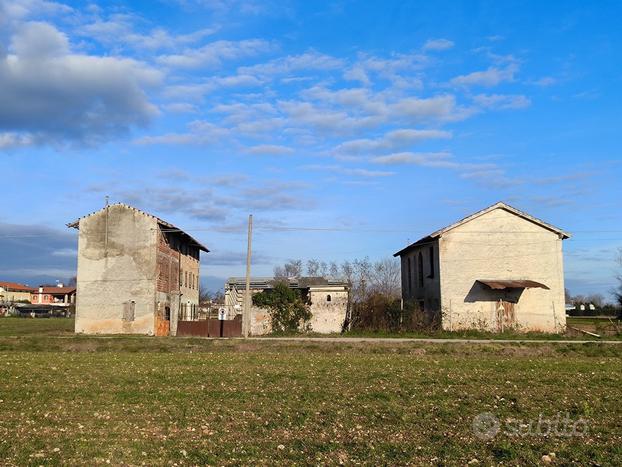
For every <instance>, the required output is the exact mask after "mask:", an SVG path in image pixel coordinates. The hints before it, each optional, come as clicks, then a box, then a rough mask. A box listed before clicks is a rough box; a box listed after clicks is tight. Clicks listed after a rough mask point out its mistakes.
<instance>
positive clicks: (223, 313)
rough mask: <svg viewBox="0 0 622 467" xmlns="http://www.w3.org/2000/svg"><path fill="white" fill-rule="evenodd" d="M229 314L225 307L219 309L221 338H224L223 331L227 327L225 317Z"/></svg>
mask: <svg viewBox="0 0 622 467" xmlns="http://www.w3.org/2000/svg"><path fill="white" fill-rule="evenodd" d="M226 314H227V310H226V309H225V307H224V306H221V307H220V308H218V321H219V323H220V337H223V334H224V333H223V331H224V327H225V316H226Z"/></svg>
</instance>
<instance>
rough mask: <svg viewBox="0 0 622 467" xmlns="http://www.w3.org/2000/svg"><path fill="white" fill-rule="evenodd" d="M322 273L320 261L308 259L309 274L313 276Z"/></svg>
mask: <svg viewBox="0 0 622 467" xmlns="http://www.w3.org/2000/svg"><path fill="white" fill-rule="evenodd" d="M319 274H320V262H319V261H318V260H317V259H310V260H308V261H307V275H308V276H311V277H316V276H319Z"/></svg>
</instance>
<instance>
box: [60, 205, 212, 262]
mask: <svg viewBox="0 0 622 467" xmlns="http://www.w3.org/2000/svg"><path fill="white" fill-rule="evenodd" d="M112 206H122V207H124V208H127V209H131V210H132V211H135V212H138V213H140V214H143V215H144V216H148V217H151V218H153V219H155V220H156V221H157V223H158V224H160V225H161V226H163V227H166V228H167V229H170V230H174V231H177V232H179V233H180V234H182V235H184V236H185V237H187V238H188V239H189V240H190V241H191V242H192V243H194V244H195V245H196V246H197V247H199V249H200V250H202V251H204V252H206V253H209V250H208V249H207V247H206V246H205V245H203V244H202V243H200V242H199V241H198V240H196V239H195V238H193V237H192V236H191V235H189V234H187V233H186V232H184V231H183V230H182V229H180V228H179V227H176V226H174V225H173V224H171V223H170V222H166V221H165V220H163V219H160V218H159V217H157V216H154V215H153V214H149V213H148V212H145V211H143V210H141V209H138V208H135V207H133V206H130V205H129V204H125V203H114V204H111V205H109V206H108V207H112ZM105 209H106V208H105V207H104V208H101V209H99V210H97V211H94V212H92V213H90V214H87V215H85V216H82V217H79V218H78V219H76V220H75V221H73V222H70V223H68V224H67V227H70V228H74V229H79V228H80V221H81V220H82V219H84V218H86V217H90V216H93V215H95V214H98V213H100V212H103V211H104V210H105Z"/></svg>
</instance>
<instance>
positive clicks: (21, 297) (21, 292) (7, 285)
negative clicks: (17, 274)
mask: <svg viewBox="0 0 622 467" xmlns="http://www.w3.org/2000/svg"><path fill="white" fill-rule="evenodd" d="M34 291H35V288H34V287H29V286H27V285H24V284H19V283H17V282H4V281H0V302H4V303H13V302H30V300H31V294H32V293H33V292H34Z"/></svg>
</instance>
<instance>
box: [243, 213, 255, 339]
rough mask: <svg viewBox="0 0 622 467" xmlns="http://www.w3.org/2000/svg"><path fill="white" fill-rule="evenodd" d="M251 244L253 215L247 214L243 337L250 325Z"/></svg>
mask: <svg viewBox="0 0 622 467" xmlns="http://www.w3.org/2000/svg"><path fill="white" fill-rule="evenodd" d="M252 246H253V215H252V214H249V215H248V246H247V249H246V290H245V293H244V314H243V315H242V327H243V328H244V337H245V338H246V337H248V335H249V334H250V327H251V252H252Z"/></svg>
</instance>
